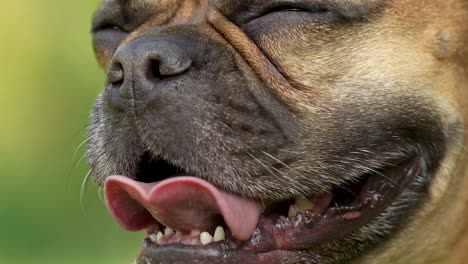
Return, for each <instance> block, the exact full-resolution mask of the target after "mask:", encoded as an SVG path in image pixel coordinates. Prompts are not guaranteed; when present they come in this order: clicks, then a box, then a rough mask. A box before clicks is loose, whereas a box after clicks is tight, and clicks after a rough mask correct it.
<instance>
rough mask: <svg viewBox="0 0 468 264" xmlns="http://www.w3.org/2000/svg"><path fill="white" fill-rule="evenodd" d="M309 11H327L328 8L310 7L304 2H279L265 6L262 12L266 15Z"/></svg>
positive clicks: (317, 12) (318, 12)
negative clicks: (275, 4)
mask: <svg viewBox="0 0 468 264" xmlns="http://www.w3.org/2000/svg"><path fill="white" fill-rule="evenodd" d="M286 11H290V12H309V13H316V14H320V13H328V12H329V10H328V9H326V8H323V7H317V6H313V7H311V6H310V5H305V4H300V3H288V4H279V5H277V6H272V7H269V8H267V9H266V10H265V11H264V12H263V13H262V14H261V16H263V15H267V14H270V13H275V12H286Z"/></svg>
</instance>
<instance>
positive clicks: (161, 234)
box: [156, 231, 164, 244]
mask: <svg viewBox="0 0 468 264" xmlns="http://www.w3.org/2000/svg"><path fill="white" fill-rule="evenodd" d="M163 237H164V235H163V233H161V231H159V232H158V234H157V235H156V242H157V243H158V244H160V243H161V240H162V238H163Z"/></svg>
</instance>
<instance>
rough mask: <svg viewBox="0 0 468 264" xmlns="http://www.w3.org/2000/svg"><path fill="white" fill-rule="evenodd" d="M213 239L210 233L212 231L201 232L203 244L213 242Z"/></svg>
mask: <svg viewBox="0 0 468 264" xmlns="http://www.w3.org/2000/svg"><path fill="white" fill-rule="evenodd" d="M212 240H213V237H212V236H211V235H210V233H208V232H203V233H201V234H200V242H201V243H202V245H206V244H209V243H211V241H212Z"/></svg>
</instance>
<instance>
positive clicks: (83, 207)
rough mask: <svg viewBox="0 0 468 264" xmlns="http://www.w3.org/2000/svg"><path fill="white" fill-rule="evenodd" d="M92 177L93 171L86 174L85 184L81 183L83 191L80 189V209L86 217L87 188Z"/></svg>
mask: <svg viewBox="0 0 468 264" xmlns="http://www.w3.org/2000/svg"><path fill="white" fill-rule="evenodd" d="M90 176H91V170H90V171H89V172H88V173H87V174H86V176H85V177H84V179H83V182H82V183H81V189H80V207H81V211H82V212H83V213H84V214H85V215H86V196H85V195H86V187H87V184H88V180H89V178H90Z"/></svg>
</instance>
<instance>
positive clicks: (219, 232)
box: [213, 226, 226, 242]
mask: <svg viewBox="0 0 468 264" xmlns="http://www.w3.org/2000/svg"><path fill="white" fill-rule="evenodd" d="M213 239H214V241H215V242H218V241H221V240H225V239H226V235H225V234H224V228H223V227H222V226H218V227H217V228H216V230H215V233H214V236H213Z"/></svg>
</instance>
